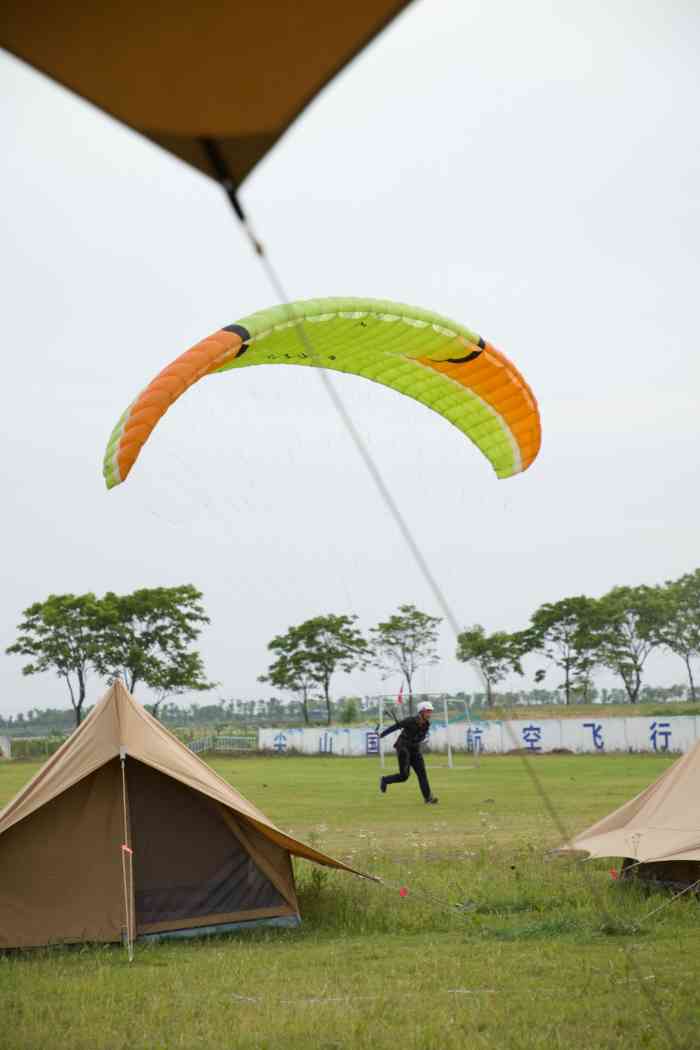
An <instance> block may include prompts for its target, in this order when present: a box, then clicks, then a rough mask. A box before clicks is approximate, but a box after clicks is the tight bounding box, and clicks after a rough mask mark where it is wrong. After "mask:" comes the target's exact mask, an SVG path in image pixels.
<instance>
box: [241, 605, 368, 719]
mask: <svg viewBox="0 0 700 1050" xmlns="http://www.w3.org/2000/svg"><path fill="white" fill-rule="evenodd" d="M356 622H357V617H356V616H333V615H328V616H315V617H314V618H313V619H311V620H305V621H304V623H301V624H299V625H298V626H296V627H290V628H289V630H288V631H287V632H286V634H282V635H278V636H277V637H276V638H273V639H272V641H271V642H270V643H269V645H268V649H269V650H270V651H271V652H274V653H279V656H278V659H277V661H276V662H275V663H274V664H273V665H272V667H271V668H270V669H269V670H268V673H267V675H264V676H262V679H261V680H262V681H269V682H271V683H272V684H273V685H277V686H278V687H279V688H285V689H288V688H291V689H292V690H293V691H297V692H298V691H299V690H300V689H301V688H303V683H309V684H314V685H316V686H320V688H321V690H322V692H323V698H324V700H325V703H326V713H327V721H328V725H330V723H331V697H330V683H331V679H332V677H333V675H334V674H335V672H336V671H338V670H340V671H344V672H345V673H346V674H348V673H349V672H350V671H352V670H354V668H355V667H358V666H360V667H365V666H366V665H367V661H368V659H369V656H370V655H371V654H370V651H369V647H368V645H367V642H366V640H365V639H364V638H363V637H362V634H361V633H360V631H359V630H358V629H357V627H356V626H355V623H356ZM273 673H274V674H275V678H273V677H272V674H273ZM283 676H284V677H286V679H287V681H288V682H289V683H290V684H289V685H283V684H282V677H283ZM294 683H296V685H295V684H294ZM309 687H310V686H309V685H307V687H306V692H304V694H303V695H304V704H306V702H307V701H308V688H309ZM305 714H306V715H308V711H307V710H306V708H305Z"/></svg>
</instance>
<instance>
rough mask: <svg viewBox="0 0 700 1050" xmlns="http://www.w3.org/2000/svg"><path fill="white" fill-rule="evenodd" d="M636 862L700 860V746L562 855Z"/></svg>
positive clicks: (604, 819) (567, 845) (570, 845)
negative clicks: (580, 853) (581, 853)
mask: <svg viewBox="0 0 700 1050" xmlns="http://www.w3.org/2000/svg"><path fill="white" fill-rule="evenodd" d="M570 850H580V851H585V852H586V853H588V854H589V855H590V856H591V857H629V858H631V859H632V860H634V861H643V862H645V863H648V862H667V861H700V743H698V744H696V745H695V747H694V748H693V749H692V750H691V751H688V752H687V753H686V754H685V755H682V756H681V757H680V758H679V759H678V761H677V762H674V764H673V765H672V766H670V767H669V768H668V769H667V770H666V772H665V773H663V774H662V775H661V776H660V777H659V778H658V780H655V781H654V783H653V784H650V785H649V787H648V788H646V789H645V790H644V791H642V792H641V794H639V795H637V796H636V797H635V798H633V799H631V800H630V801H629V802H626V803H625V804H624V805H623V806H620V808H619V809H616V810H614V812H612V813H610V814H609V816H607V817H603V819H602V820H599V821H597V823H595V824H593V826H592V827H590V828H587V830H586V831H583V832H581V834H580V835H577V836H576V838H574V839H572V840H571V842H570V843H567V844H566V845H565V846H564V847H562V850H561V851H560V852H567V851H570Z"/></svg>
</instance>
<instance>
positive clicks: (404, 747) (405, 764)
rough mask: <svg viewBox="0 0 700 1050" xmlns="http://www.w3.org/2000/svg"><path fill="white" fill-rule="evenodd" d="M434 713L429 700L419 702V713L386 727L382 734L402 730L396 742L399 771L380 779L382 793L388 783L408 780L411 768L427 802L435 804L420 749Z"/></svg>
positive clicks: (399, 782)
mask: <svg viewBox="0 0 700 1050" xmlns="http://www.w3.org/2000/svg"><path fill="white" fill-rule="evenodd" d="M432 713H433V705H432V704H430V703H428V702H423V703H422V704H418V714H417V715H411V716H410V717H409V718H402V719H401V721H400V722H395V723H394V725H393V726H389V728H388V729H385V730H384V732H383V733H380V734H379V735H380V736H388V735H389V733H395V732H396V731H397V730H399V729H400V730H401V733H400V735H399V738H398V740H397V741H396V743H395V744H394V747H395V748H396V757H397V759H398V760H399V771H398V773H394V774H393V775H392V776H390V777H382V778H381V780H380V781H379V790H380V791H381V793H382V794H384V793H385V792H386V789H387V785H389V784H401V783H403V781H404V780H408V778H409V777H410V775H411V769H413V771H414V772H415V774H416V776H417V777H418V783H419V784H420V789H421V792H422V794H423V798H424V800H425V802H426V803H429V804H430V805H433V806H434V805H435V803H436V802H437V799H436V798H435V796H434V795H433V793H432V792H431V790H430V784H429V783H428V774H427V773H426V771H425V762H424V761H423V756H422V754H421V751H420V745H421V743H422V742H423V741H424V740H425V738H426V737H427V735H428V730H429V729H430V718H431V715H432Z"/></svg>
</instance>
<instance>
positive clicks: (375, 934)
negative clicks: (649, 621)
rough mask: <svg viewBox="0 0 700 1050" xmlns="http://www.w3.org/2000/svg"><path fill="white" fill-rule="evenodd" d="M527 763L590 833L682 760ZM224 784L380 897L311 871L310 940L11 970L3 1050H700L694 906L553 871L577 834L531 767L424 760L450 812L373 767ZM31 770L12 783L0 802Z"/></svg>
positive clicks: (577, 868) (265, 762) (184, 945)
mask: <svg viewBox="0 0 700 1050" xmlns="http://www.w3.org/2000/svg"><path fill="white" fill-rule="evenodd" d="M532 761H533V765H532V767H531V768H532V769H534V771H535V772H536V774H537V778H538V781H539V783H540V784H541V787H542V789H543V791H544V793H545V794H546V797H547V798H548V799H550V800H551V802H552V803H553V805H554V807H555V809H556V814H557V817H558V819H559V820H560V821H561V822H562V823H563V825H564V826H565V827H566V828H567V830H569V829H570V830H571V831H576V830H581V829H582V828H583V827H585V826H586V825H587V824H589V823H591V822H592V821H593V820H594V819H596V818H597V817H599V816H602V815H603V814H604V813H606V812H608V811H609V810H610V809H611V808H612V807H613V806H615V805H617V804H618V803H620V802H622V801H624V800H626V799H627V798H629V797H631V796H632V795H634V794H635V793H636V792H637V791H639V790H640V789H641V788H642V787H644V786H645V785H646V784H648V783H649V782H650V781H651V780H652V779H654V778H655V777H657V776H658V775H659V774H660V773H661V772H662V771H663V770H664V769H665V768H666V767H667V765H668V764H669V762H670V761H672V759H670V758H668V757H664V756H655V755H634V756H632V755H626V756H595V755H590V756H589V755H580V756H540V757H538V758H536V759H534V760H532ZM212 765H213V766H214V767H215V768H216V769H217V771H218V772H219V773H221V774H222V775H223V776H224V777H225V778H227V779H228V780H229V781H230V782H231V783H233V784H234V785H235V786H236V787H237V788H238V789H239V790H240V791H241V792H242V793H243V794H244V795H246V796H248V797H249V798H251V799H252V800H254V801H255V802H256V803H257V804H258V805H259V806H260V807H261V808H262V809H263V810H264V811H265V812H266V813H267V814H268V815H269V816H270V817H271V818H272V819H273V820H274V821H275V822H276V823H278V824H279V825H280V826H281V827H282V828H284V829H285V830H290V831H292V832H293V834H294V835H296V836H297V837H299V838H302V839H305V840H307V841H313V842H314V843H315V844H316V845H318V846H319V847H320V848H322V849H324V850H326V851H327V852H330V853H333V854H335V855H336V856H338V857H341V858H342V859H345V860H348V861H350V862H351V863H352V864H353V866H355V867H357V868H360V869H362V870H365V871H369V872H372V873H374V874H376V875H379V876H380V877H381V878H382V879H384V880H385V885H382V886H377V885H375V884H372V883H369V882H366V881H364V880H360V879H358V878H355V877H353V876H349V875H346V874H341V873H335V872H331V871H327V870H326V869H321V868H316V867H314V866H311V865H309V864H307V863H299V864H298V865H297V878H298V885H299V888H300V902H301V911H302V917H303V920H304V922H303V925H302V926H301V928H300V929H298V930H280V931H251V932H249V933H246V934H238V935H232V936H228V937H220V938H213V939H210V940H207V941H193V942H181V943H171V944H162V945H147V946H137V948H136V955H135V960H134V962H133V963H132V964H131V965H129V963H128V962H127V960H126V956H125V952H124V950H123V949H121V948H119V947H117V946H103V947H84V948H74V949H52V950H38V951H34V952H26V953H21V954H16V953H7V954H5V955H4V956H2V955H0V1047H2V1048H3V1050H19V1048H26V1050H30V1048H31V1050H38V1048H43V1047H56V1048H60V1050H64V1048H65V1050H69V1048H70V1050H122V1048H124V1050H126V1048H133V1050H171V1048H172V1050H174V1048H195V1047H196V1048H200V1047H201V1048H211V1050H223V1048H227V1050H228V1048H243V1050H253V1048H255V1050H258V1048H259V1050H263V1048H276V1047H280V1048H285V1050H301V1048H304V1050H307V1048H308V1047H310V1046H312V1047H313V1048H314V1050H331V1048H338V1047H368V1048H369V1047H372V1048H374V1050H394V1048H396V1047H398V1046H400V1047H401V1048H409V1050H433V1048H435V1050H442V1048H444V1050H452V1048H455V1050H456V1048H463V1047H469V1048H471V1047H475V1048H482V1047H484V1048H487V1047H488V1048H496V1047H498V1048H501V1047H503V1048H517V1050H530V1048H532V1050H535V1048H537V1050H540V1048H541V1050H545V1048H547V1050H549V1048H555V1050H560V1048H561V1050H564V1048H566V1050H578V1048H581V1050H584V1048H585V1050H589V1048H627V1047H629V1048H632V1047H635V1048H637V1047H651V1048H657V1047H658V1048H664V1047H683V1048H684V1050H686V1048H688V1050H690V1048H691V1047H693V1048H695V1047H698V1046H700V1032H699V1031H698V1023H699V1022H700V1008H699V1007H698V997H697V987H698V981H699V980H700V930H699V928H698V917H699V913H698V907H699V906H698V904H697V903H696V902H695V901H694V900H692V899H687V898H686V897H683V898H681V899H680V900H678V901H675V902H674V903H672V904H670V905H669V906H667V907H665V908H663V910H662V911H660V912H659V913H658V915H655V916H652V917H651V918H650V919H648V920H645V916H647V915H648V914H649V913H650V912H651V911H652V910H653V909H654V908H656V907H658V906H659V905H661V904H663V903H664V902H665V901H667V900H668V897H667V896H663V895H662V894H660V893H657V894H653V895H646V894H644V893H642V892H641V891H639V890H638V889H636V888H635V887H632V886H627V885H620V884H618V883H617V882H615V881H613V880H612V879H611V878H610V876H609V874H608V869H609V868H610V867H611V866H612V865H613V864H614V863H615V862H614V861H610V862H589V863H586V864H584V865H581V864H580V863H577V862H574V861H572V860H569V859H562V858H549V857H547V855H546V853H545V851H546V849H547V848H548V847H551V846H554V845H555V844H556V843H557V842H558V841H559V839H560V831H559V830H558V828H557V827H556V826H554V824H553V821H552V817H551V814H550V813H549V812H548V809H547V806H546V804H545V803H544V802H543V799H542V797H541V795H540V793H539V791H538V790H537V788H536V786H535V785H534V784H533V781H532V779H531V776H530V775H529V774H528V769H527V767H526V766H525V765H524V764H523V762H522V760H521V759H519V758H517V757H495V756H494V757H484V758H482V759H481V762H480V764H479V768H478V769H477V768H474V767H473V766H472V764H471V762H470V761H469V760H468V759H467V758H466V757H465V756H463V755H460V756H458V757H457V766H456V768H455V769H452V770H448V769H447V768H446V765H445V764H444V760H442V761H441V760H440V759H439V757H438V756H434V757H432V758H429V773H430V777H431V781H432V786H433V790H434V792H435V794H437V795H439V797H440V804H439V805H438V806H434V807H433V806H425V805H424V804H423V802H422V800H421V799H420V796H419V793H418V789H417V784H416V783H415V781H414V780H413V779H412V780H411V781H409V783H407V784H404V785H401V786H399V787H394V788H390V789H389V792H388V793H387V795H386V796H382V795H380V794H379V792H378V790H377V777H378V772H379V770H378V762H377V760H374V761H372V760H370V759H367V760H364V759H342V758H308V759H304V758H286V757H285V758H274V757H271V758H258V757H255V758H245V759H239V760H235V759H216V760H214V761H213V762H212ZM36 768H38V767H37V766H34V765H30V764H28V763H22V764H9V763H8V764H5V765H1V766H0V803H4V802H5V801H7V799H8V798H9V797H11V796H12V794H14V792H15V791H17V790H18V789H19V788H20V787H21V785H22V783H24V782H25V781H26V780H27V779H28V778H29V777H30V776H31V775H32V774H33V772H34V771H35V769H36ZM401 886H405V887H407V888H408V894H407V895H406V896H403V897H402V896H401V895H400V894H399V887H401ZM0 892H2V887H1V852H0ZM465 901H469V902H471V905H472V906H471V909H470V910H468V911H462V910H458V909H457V908H456V907H455V906H454V905H456V904H459V903H463V902H465ZM56 906H57V907H60V901H57V902H56Z"/></svg>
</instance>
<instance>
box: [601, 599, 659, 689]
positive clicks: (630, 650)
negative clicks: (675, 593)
mask: <svg viewBox="0 0 700 1050" xmlns="http://www.w3.org/2000/svg"><path fill="white" fill-rule="evenodd" d="M667 607H668V606H667V602H666V601H665V600H664V596H663V594H662V591H661V588H660V587H646V586H641V587H614V588H613V589H612V590H611V591H609V592H608V594H605V595H603V597H602V598H599V599H598V601H597V602H596V603H595V611H594V617H593V621H592V631H593V635H594V639H595V646H596V653H597V661H598V663H601V664H603V666H605V667H609V668H610V670H611V671H614V672H615V673H616V674H619V676H620V678H621V679H622V682H623V684H624V687H625V691H626V693H627V698H628V700H629V702H630V703H631V704H636V703H637V700H638V698H639V690H640V688H641V684H642V672H643V669H644V664H645V662H646V660H647V657H648V656H649V653H651V652H652V651H653V650H654V649H655V648H657V647H658V646H659V645H661V644H663V643H662V640H661V639H662V634H663V630H664V623H665V617H666V612H667Z"/></svg>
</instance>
